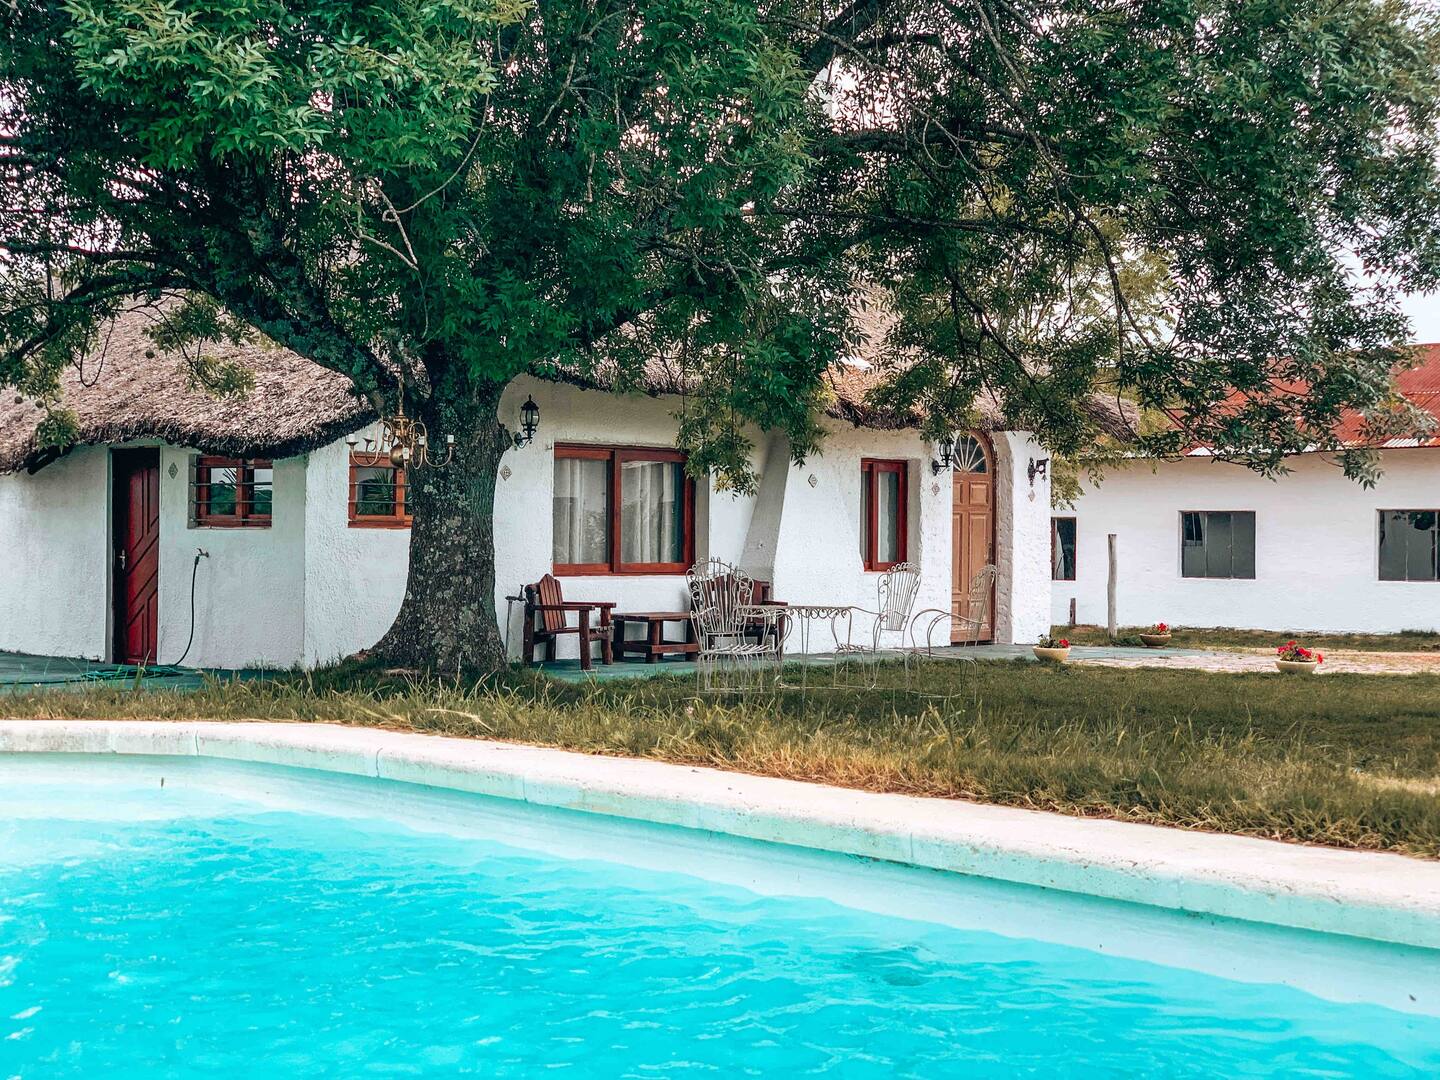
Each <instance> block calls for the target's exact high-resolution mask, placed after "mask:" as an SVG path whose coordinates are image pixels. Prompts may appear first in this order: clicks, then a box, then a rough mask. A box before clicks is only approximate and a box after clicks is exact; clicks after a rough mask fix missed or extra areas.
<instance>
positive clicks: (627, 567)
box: [552, 443, 695, 577]
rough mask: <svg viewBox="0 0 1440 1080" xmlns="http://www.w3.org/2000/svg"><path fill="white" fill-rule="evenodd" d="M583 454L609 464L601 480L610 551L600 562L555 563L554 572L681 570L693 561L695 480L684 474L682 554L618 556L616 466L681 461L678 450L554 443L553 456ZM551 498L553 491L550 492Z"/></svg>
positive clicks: (582, 574)
mask: <svg viewBox="0 0 1440 1080" xmlns="http://www.w3.org/2000/svg"><path fill="white" fill-rule="evenodd" d="M562 458H584V459H588V460H591V461H604V462H607V463H608V465H609V470H608V473H607V476H606V483H605V509H606V517H607V519H608V521H609V530H608V535H607V537H606V541H607V547H608V550H609V553H610V558H609V561H608V562H603V563H559V562H557V563H555V564H554V572H555V574H556V575H557V576H565V577H585V576H599V575H605V576H622V575H634V574H683V573H685V571H686V570H688V569H690V567H691V565H692V564H693V563H694V562H695V480H694V478H693V477H690V476H686V477H685V482H684V483H683V484H682V485H681V489H680V497H681V511H680V522H681V525H680V527H681V529H682V530H683V536H682V549H683V551H684V558H683V559H681V561H680V562H655V563H627V562H622V561H621V559H620V508H621V500H620V498H619V493H620V466H621V465H622V464H623V463H624V462H627V461H670V462H676V463H678V464H680V465H682V466H683V465H684V464H685V455H684V454H683V453H682V452H681V451H679V450H667V449H661V448H649V447H643V446H593V445H585V444H580V443H557V444H556V446H555V459H556V460H557V461H558V460H561V459H562ZM552 498H553V495H552Z"/></svg>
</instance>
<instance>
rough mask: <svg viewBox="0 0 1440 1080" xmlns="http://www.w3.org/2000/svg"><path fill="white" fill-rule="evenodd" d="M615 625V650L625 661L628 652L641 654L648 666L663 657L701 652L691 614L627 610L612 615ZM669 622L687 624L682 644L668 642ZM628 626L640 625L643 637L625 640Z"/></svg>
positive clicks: (672, 641)
mask: <svg viewBox="0 0 1440 1080" xmlns="http://www.w3.org/2000/svg"><path fill="white" fill-rule="evenodd" d="M613 622H614V624H615V649H614V651H615V652H616V654H618V655H619V656H620V658H621V659H622V660H623V659H624V658H625V654H626V653H638V654H640V655H641V656H643V657H645V662H646V663H647V664H653V663H655V662H656V661H658V660H659V659H660V658H661V657H662V656H668V655H671V654H673V653H679V654H680V655H681V656H694V655H695V654H696V653H697V652H699V651H700V645H699V643H698V642H696V640H695V623H694V622H693V621H692V620H691V618H690V612H688V611H626V612H623V613H622V612H617V613H616V614H615V615H614V616H613ZM667 622H678V623H684V624H685V636H684V638H683V639H682V640H680V641H675V640H670V641H667V640H666V639H665V635H664V632H665V624H666V623H667ZM627 623H640V624H641V625H642V626H643V627H644V628H645V633H644V635H643V636H641V637H638V638H633V639H627V638H626V637H625V625H626V624H627Z"/></svg>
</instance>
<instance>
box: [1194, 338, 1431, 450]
mask: <svg viewBox="0 0 1440 1080" xmlns="http://www.w3.org/2000/svg"><path fill="white" fill-rule="evenodd" d="M1409 348H1410V349H1411V350H1412V351H1413V352H1414V353H1415V354H1416V355H1417V356H1418V357H1419V362H1418V363H1417V364H1416V365H1415V366H1414V367H1410V368H1406V369H1404V370H1402V371H1399V372H1397V373H1396V375H1395V386H1396V389H1398V390H1399V391H1400V393H1401V394H1402V395H1404V397H1405V398H1407V399H1408V400H1409V401H1410V402H1411V403H1412V404H1414V405H1415V406H1416V407H1417V408H1418V409H1420V410H1422V411H1423V412H1426V413H1429V414H1430V415H1431V416H1432V417H1434V418H1435V421H1436V425H1435V428H1434V429H1433V430H1431V431H1430V433H1429V434H1427V435H1423V436H1420V437H1418V438H1417V437H1415V436H1413V435H1412V436H1406V437H1390V438H1385V439H1375V438H1373V437H1371V436H1369V434H1368V433H1367V432H1366V430H1365V421H1364V418H1363V417H1362V416H1361V415H1360V414H1359V413H1358V412H1347V413H1346V414H1345V416H1344V417H1343V418H1342V419H1341V421H1340V424H1339V425H1338V428H1337V430H1336V434H1337V435H1338V436H1339V438H1340V443H1341V445H1342V446H1348V447H1356V448H1359V447H1368V448H1371V449H1377V450H1393V449H1399V448H1404V447H1411V448H1413V447H1421V446H1440V342H1435V343H1430V344H1423V345H1422V344H1416V345H1411V346H1409ZM1275 389H1276V390H1277V391H1278V392H1280V393H1301V392H1302V391H1303V388H1302V387H1299V386H1293V385H1292V386H1281V385H1277V386H1276V387H1275ZM1237 398H1238V395H1237ZM1189 453H1191V454H1199V455H1204V454H1207V453H1209V450H1208V449H1207V448H1204V447H1195V448H1193V449H1191V450H1190V451H1189Z"/></svg>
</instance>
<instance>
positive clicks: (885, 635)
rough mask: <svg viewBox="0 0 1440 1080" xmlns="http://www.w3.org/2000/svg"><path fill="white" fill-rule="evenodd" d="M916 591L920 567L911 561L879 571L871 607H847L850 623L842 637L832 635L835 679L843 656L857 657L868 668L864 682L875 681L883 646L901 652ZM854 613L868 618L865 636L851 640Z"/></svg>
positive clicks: (883, 649)
mask: <svg viewBox="0 0 1440 1080" xmlns="http://www.w3.org/2000/svg"><path fill="white" fill-rule="evenodd" d="M919 595H920V567H918V566H916V565H915V564H914V563H910V562H902V563H896V564H895V565H894V566H892V567H891V568H890V569H889V570H886V571H885V572H884V573H883V574H881V575H880V579H879V580H878V581H877V582H876V583H875V599H876V604H875V610H873V611H872V610H870V609H869V608H863V607H852V608H851V609H850V623H849V625H848V626H847V628H846V634H845V640H844V641H840V640H839V635H838V633H837V635H836V648H835V651H836V661H837V663H836V677H837V681H839V679H840V677H841V675H842V674H843V670H844V668H845V667H846V664H845V663H844V661H845V660H847V659H858V660H860V661H861V662H862V663H863V664H864V665H865V667H866V668H867V669H868V685H870V686H873V685H875V682H876V678H877V675H876V668H877V665H878V664H879V661H880V657H881V655H882V653H883V652H884V651H885V650H886V649H887V648H890V649H894V650H897V651H900V652H902V653H903V652H904V651H905V649H906V644H907V642H906V635H907V633H908V632H909V630H910V625H911V621H912V618H913V616H912V614H911V613H912V612H913V611H914V608H915V599H916V597H917V596H919ZM856 616H869V617H870V618H871V620H872V623H871V627H870V634H869V640H868V641H865V640H860V641H857V640H855V635H854V622H855V617H856Z"/></svg>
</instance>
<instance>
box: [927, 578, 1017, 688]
mask: <svg viewBox="0 0 1440 1080" xmlns="http://www.w3.org/2000/svg"><path fill="white" fill-rule="evenodd" d="M994 597H995V567H994V566H993V565H987V566H982V567H981V568H980V569H979V570H978V571H977V572H976V574H975V576H974V577H972V578H971V579H970V586H969V588H968V590H967V592H966V597H965V601H964V607H963V608H957V610H955V611H942V610H941V609H939V608H926V609H925V610H923V611H919V612H916V614H915V617H914V618H913V619H912V620H911V621H910V647H909V648H908V649H907V650H906V651H905V680H906V683H907V685H908V686H909V688H910V692H911V693H912V694H916V695H918V696H920V697H923V698H933V699H936V700H940V701H949V700H950V699H951V698H953V697H955V691H956V688H955V687H954V686H951V687H949V688H948V689H947V684H946V683H945V681H944V680H940V681H938V682H930V681H927V680H925V679H923V678H919V677H918V676H919V674H920V669H921V667H922V666H923V664H924V663H925V662H927V661H934V660H938V659H940V657H938V656H936V654H935V648H936V645H937V644H938V645H940V646H941V647H944V646H946V645H976V644H979V641H980V634H981V632H982V631H983V630H984V629H985V628H986V627H987V626H990V625H991V619H992V615H993V612H992V610H991V608H992V607H993V603H994ZM942 626H944V627H946V629H947V632H946V633H945V635H944V637H943V638H942V639H941V640H940V641H939V642H936V640H935V634H936V631H937V630H938V629H939V628H940V627H942ZM944 659H945V661H946V662H950V661H954V660H959V661H963V662H965V663H968V664H972V665H973V664H974V663H975V656H974V653H973V652H970V651H969V650H966V649H957V650H956V651H955V652H953V653H946V654H945V655H944Z"/></svg>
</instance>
